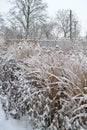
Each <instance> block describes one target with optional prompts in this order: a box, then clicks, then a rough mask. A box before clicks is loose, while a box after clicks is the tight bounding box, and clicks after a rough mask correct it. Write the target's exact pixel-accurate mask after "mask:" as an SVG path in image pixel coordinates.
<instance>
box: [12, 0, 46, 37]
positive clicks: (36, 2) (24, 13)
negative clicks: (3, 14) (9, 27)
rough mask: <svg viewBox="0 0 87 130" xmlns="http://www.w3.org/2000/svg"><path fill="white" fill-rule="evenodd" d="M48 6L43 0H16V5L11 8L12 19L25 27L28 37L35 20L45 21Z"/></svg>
mask: <svg viewBox="0 0 87 130" xmlns="http://www.w3.org/2000/svg"><path fill="white" fill-rule="evenodd" d="M46 8H47V4H46V3H43V2H42V0H14V7H13V8H12V9H11V10H10V14H11V16H12V20H13V21H15V23H16V22H17V23H18V24H19V25H21V26H22V27H23V29H24V31H25V38H26V39H27V38H28V37H29V30H30V28H32V25H33V24H34V23H35V22H40V21H45V18H46V13H45V12H46Z"/></svg>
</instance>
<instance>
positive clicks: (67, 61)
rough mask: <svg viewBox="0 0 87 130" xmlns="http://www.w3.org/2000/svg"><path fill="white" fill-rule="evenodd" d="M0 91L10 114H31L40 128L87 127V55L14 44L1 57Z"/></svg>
mask: <svg viewBox="0 0 87 130" xmlns="http://www.w3.org/2000/svg"><path fill="white" fill-rule="evenodd" d="M0 95H1V102H2V108H3V110H4V112H5V114H6V118H9V117H10V116H12V117H13V118H15V119H20V118H21V117H23V116H27V117H28V119H29V120H31V121H32V122H33V126H34V128H35V129H36V128H37V129H38V130H39V129H41V130H87V58H86V56H85V55H84V54H83V53H80V52H79V53H78V52H77V53H75V54H68V53H67V54H64V53H63V52H62V51H61V50H57V48H55V49H52V50H43V49H41V48H40V46H39V45H38V44H36V45H35V44H33V45H32V43H26V42H25V43H18V44H14V45H10V46H9V47H7V51H6V53H4V55H3V57H2V56H1V57H0ZM27 124H28V122H27Z"/></svg>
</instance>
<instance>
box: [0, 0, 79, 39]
mask: <svg viewBox="0 0 87 130" xmlns="http://www.w3.org/2000/svg"><path fill="white" fill-rule="evenodd" d="M11 4H12V8H11V9H10V10H9V12H8V17H7V18H4V17H3V15H1V14H0V31H1V32H3V33H4V34H5V37H6V39H58V38H60V37H65V38H69V37H71V36H72V38H74V39H75V38H77V37H79V36H80V30H81V29H80V24H79V20H78V18H77V17H76V15H75V14H74V12H73V11H70V10H64V9H62V10H58V11H57V12H56V14H55V16H54V17H53V18H52V17H49V16H48V13H47V8H48V6H47V3H45V2H43V1H42V0H13V1H12V3H11ZM70 12H71V14H70Z"/></svg>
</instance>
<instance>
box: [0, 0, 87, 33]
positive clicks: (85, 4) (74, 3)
mask: <svg viewBox="0 0 87 130" xmlns="http://www.w3.org/2000/svg"><path fill="white" fill-rule="evenodd" d="M8 1H9V0H0V12H1V13H7V12H8V11H9V9H10V7H11V5H10V4H9V2H8ZM43 1H45V2H47V4H48V13H49V15H50V16H53V17H54V16H55V13H56V11H57V10H58V9H71V10H73V11H74V12H75V13H76V15H77V17H78V18H79V20H80V24H81V28H82V34H83V35H84V34H85V32H86V31H87V15H86V13H87V0H43Z"/></svg>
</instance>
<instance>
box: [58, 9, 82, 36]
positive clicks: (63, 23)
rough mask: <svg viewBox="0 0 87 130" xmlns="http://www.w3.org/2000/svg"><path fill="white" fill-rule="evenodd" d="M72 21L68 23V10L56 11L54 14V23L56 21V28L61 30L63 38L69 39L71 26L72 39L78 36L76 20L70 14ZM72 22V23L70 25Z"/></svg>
mask: <svg viewBox="0 0 87 130" xmlns="http://www.w3.org/2000/svg"><path fill="white" fill-rule="evenodd" d="M71 17H72V19H71V20H72V21H70V10H58V12H57V14H56V21H57V26H58V27H59V29H60V30H61V31H60V32H62V34H63V36H64V37H65V38H66V37H70V29H71V28H70V25H71V26H72V37H75V38H76V36H77V35H78V34H79V31H80V29H79V27H78V25H79V24H78V23H79V22H78V19H77V18H76V16H75V15H74V13H72V16H71ZM70 22H72V23H70Z"/></svg>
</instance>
